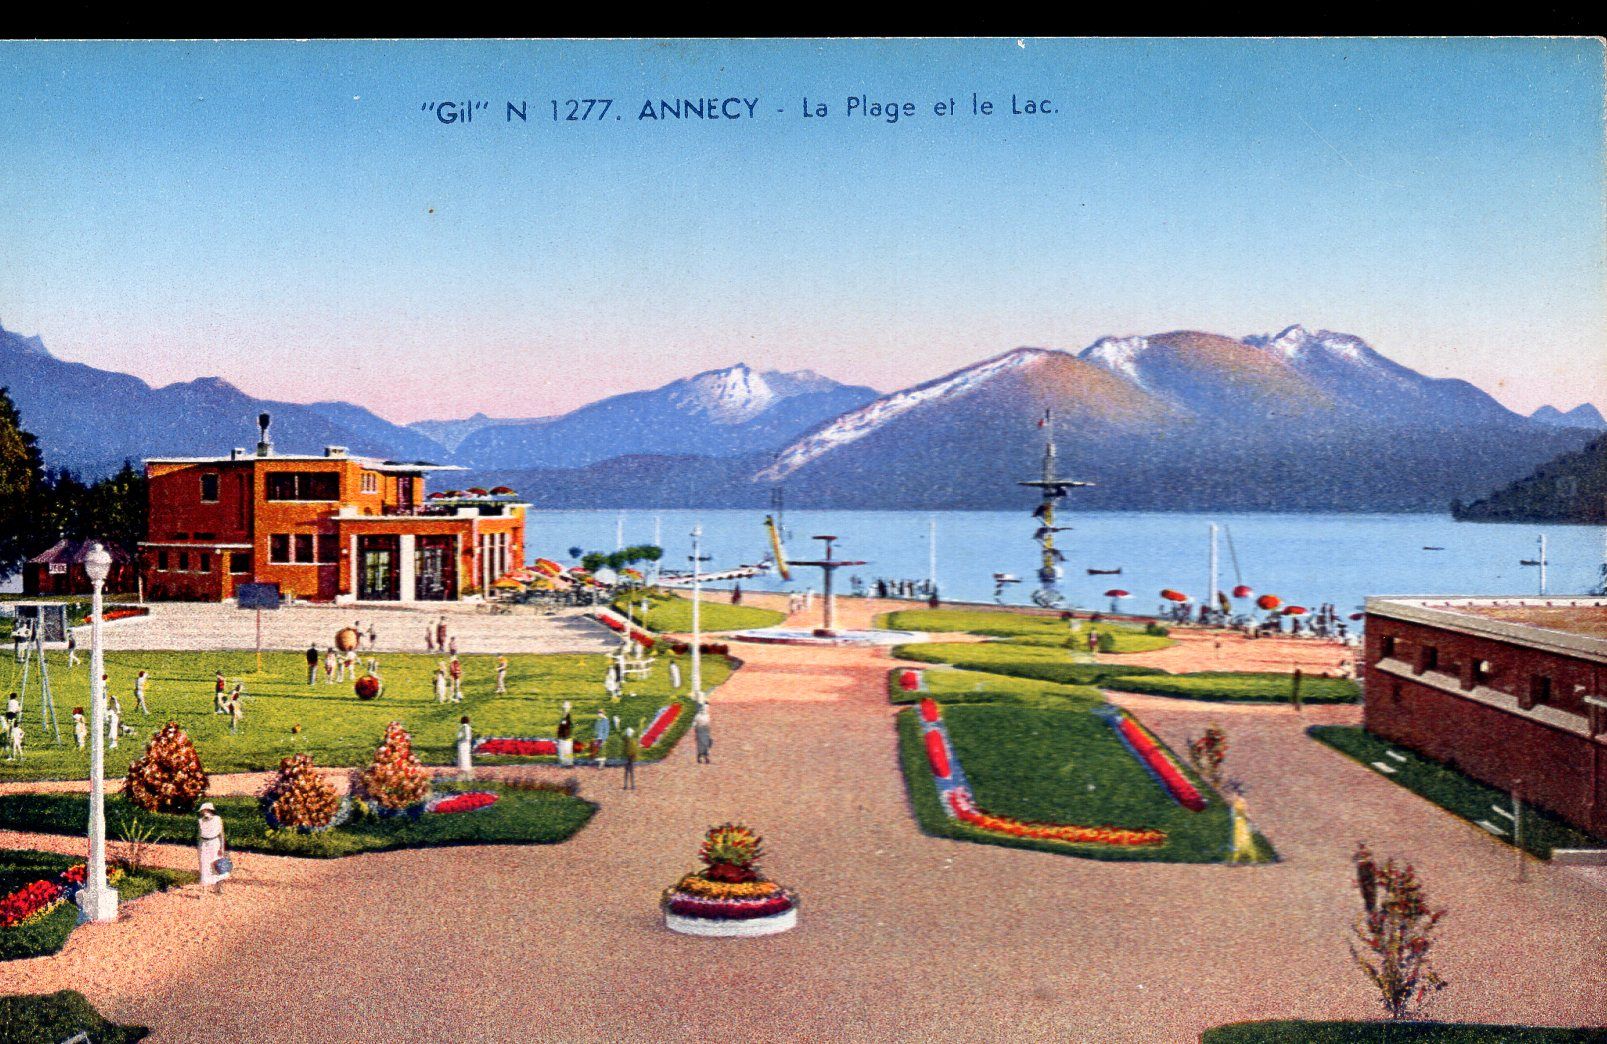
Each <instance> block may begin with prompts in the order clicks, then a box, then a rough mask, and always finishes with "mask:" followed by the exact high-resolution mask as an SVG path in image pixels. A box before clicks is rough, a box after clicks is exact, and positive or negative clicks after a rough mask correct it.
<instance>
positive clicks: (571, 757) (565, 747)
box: [558, 700, 575, 768]
mask: <svg viewBox="0 0 1607 1044" xmlns="http://www.w3.org/2000/svg"><path fill="white" fill-rule="evenodd" d="M558 764H560V765H562V766H563V767H564V768H570V767H571V766H573V765H574V764H575V719H574V718H572V717H570V715H569V701H568V700H565V701H564V716H563V717H561V718H559V719H558Z"/></svg>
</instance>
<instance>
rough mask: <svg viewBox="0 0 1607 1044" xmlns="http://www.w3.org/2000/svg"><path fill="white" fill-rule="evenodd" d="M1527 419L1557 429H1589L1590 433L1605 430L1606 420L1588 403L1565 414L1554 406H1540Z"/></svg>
mask: <svg viewBox="0 0 1607 1044" xmlns="http://www.w3.org/2000/svg"><path fill="white" fill-rule="evenodd" d="M1529 419H1530V420H1533V421H1538V422H1539V423H1541V424H1553V425H1556V426H1557V427H1559V428H1589V429H1590V430H1592V431H1600V430H1602V429H1604V428H1607V418H1604V417H1602V415H1601V411H1600V410H1598V409H1596V407H1595V406H1592V405H1591V404H1590V403H1588V402H1582V403H1580V404H1579V405H1578V406H1575V407H1574V408H1573V409H1571V410H1569V411H1568V412H1566V413H1564V412H1563V411H1562V410H1559V409H1557V407H1555V406H1542V407H1540V408H1539V409H1538V410H1535V411H1534V412H1533V413H1531V414H1529Z"/></svg>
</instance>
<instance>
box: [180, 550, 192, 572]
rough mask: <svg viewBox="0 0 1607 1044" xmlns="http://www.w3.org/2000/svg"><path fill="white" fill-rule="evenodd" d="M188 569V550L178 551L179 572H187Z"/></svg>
mask: <svg viewBox="0 0 1607 1044" xmlns="http://www.w3.org/2000/svg"><path fill="white" fill-rule="evenodd" d="M189 571H190V553H189V552H188V551H180V552H179V572H181V573H188V572H189Z"/></svg>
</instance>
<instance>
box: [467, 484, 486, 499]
mask: <svg viewBox="0 0 1607 1044" xmlns="http://www.w3.org/2000/svg"><path fill="white" fill-rule="evenodd" d="M485 495H486V491H485V490H483V489H481V488H480V487H479V486H470V487H469V496H471V497H483V496H485Z"/></svg>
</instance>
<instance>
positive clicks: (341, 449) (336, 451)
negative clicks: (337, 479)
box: [324, 446, 346, 457]
mask: <svg viewBox="0 0 1607 1044" xmlns="http://www.w3.org/2000/svg"><path fill="white" fill-rule="evenodd" d="M345 455H346V447H345V446H325V447H324V456H326V457H344V456H345Z"/></svg>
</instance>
